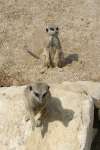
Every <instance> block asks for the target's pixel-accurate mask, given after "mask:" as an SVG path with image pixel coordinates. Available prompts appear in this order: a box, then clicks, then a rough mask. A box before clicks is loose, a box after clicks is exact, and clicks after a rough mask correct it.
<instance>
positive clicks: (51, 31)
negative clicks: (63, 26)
mask: <svg viewBox="0 0 100 150" xmlns="http://www.w3.org/2000/svg"><path fill="white" fill-rule="evenodd" d="M46 32H47V33H48V35H49V41H48V44H47V46H46V47H45V48H44V51H43V53H42V56H41V58H40V57H39V56H37V55H35V54H34V53H33V52H31V51H30V50H27V52H28V53H30V54H31V55H32V56H33V57H35V58H37V59H41V60H42V63H43V66H45V67H47V68H49V67H62V63H63V60H64V54H63V51H62V47H61V42H60V39H59V37H58V35H59V28H58V26H55V25H49V26H48V27H47V28H46Z"/></svg>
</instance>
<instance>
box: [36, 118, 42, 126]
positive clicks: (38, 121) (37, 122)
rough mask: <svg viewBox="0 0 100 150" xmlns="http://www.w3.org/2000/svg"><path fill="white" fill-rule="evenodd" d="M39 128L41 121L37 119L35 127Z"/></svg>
mask: <svg viewBox="0 0 100 150" xmlns="http://www.w3.org/2000/svg"><path fill="white" fill-rule="evenodd" d="M40 126H42V120H41V119H38V120H37V121H36V127H40Z"/></svg>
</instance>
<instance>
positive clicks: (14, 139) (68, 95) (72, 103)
mask: <svg viewBox="0 0 100 150" xmlns="http://www.w3.org/2000/svg"><path fill="white" fill-rule="evenodd" d="M84 83H85V84H87V85H88V86H89V82H87V83H86V82H83V83H82V82H80V83H78V82H77V83H69V82H66V83H63V84H56V85H51V93H52V96H53V98H52V100H51V101H50V105H49V108H48V109H49V115H48V118H47V120H46V122H45V125H44V130H42V134H41V129H40V128H36V129H35V131H34V132H31V124H30V121H29V122H25V120H24V118H25V106H24V94H23V90H24V88H25V87H9V88H0V149H2V150H33V149H34V150H89V149H90V145H91V142H92V134H93V132H92V130H93V129H92V126H93V111H94V105H93V100H92V98H91V95H88V94H87V93H88V92H84V88H83V87H84V86H83V84H84ZM92 85H93V84H92ZM80 87H81V88H80ZM93 87H94V86H93ZM95 87H96V85H95ZM97 89H98V88H97ZM89 90H90V92H91V89H89ZM86 91H87V90H86ZM94 91H95V88H94ZM92 93H93V92H92ZM94 93H95V92H94ZM43 131H44V132H43Z"/></svg>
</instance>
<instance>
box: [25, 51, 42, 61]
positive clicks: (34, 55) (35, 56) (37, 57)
mask: <svg viewBox="0 0 100 150" xmlns="http://www.w3.org/2000/svg"><path fill="white" fill-rule="evenodd" d="M26 51H27V52H28V53H29V54H30V55H31V56H33V57H34V58H36V59H40V57H39V56H37V55H36V54H34V53H33V52H31V51H30V50H26Z"/></svg>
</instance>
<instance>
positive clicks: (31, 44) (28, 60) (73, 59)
mask: <svg viewBox="0 0 100 150" xmlns="http://www.w3.org/2000/svg"><path fill="white" fill-rule="evenodd" d="M99 16H100V2H99V0H95V1H94V0H74V1H73V0H56V1H53V0H51V1H48V0H42V1H41V0H36V1H35V0H0V85H1V86H9V85H12V84H14V85H22V84H26V83H29V82H31V81H34V80H42V81H47V82H55V83H56V82H57V83H58V82H62V81H65V80H68V81H76V80H98V81H100V38H99V37H100V36H99V35H100V17H99ZM52 22H53V23H55V24H57V25H58V26H59V28H60V35H59V36H60V40H61V44H62V48H63V51H64V54H65V58H66V59H67V64H66V66H64V67H63V68H53V69H48V70H47V71H46V72H44V73H41V64H40V61H39V60H36V59H34V58H33V57H31V56H30V55H29V54H27V52H26V51H25V48H24V46H25V45H27V46H28V48H29V49H31V50H32V51H34V52H35V53H36V54H37V55H41V52H42V51H43V48H44V47H45V46H46V43H47V38H48V35H47V34H46V33H45V28H46V25H47V24H48V23H52Z"/></svg>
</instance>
